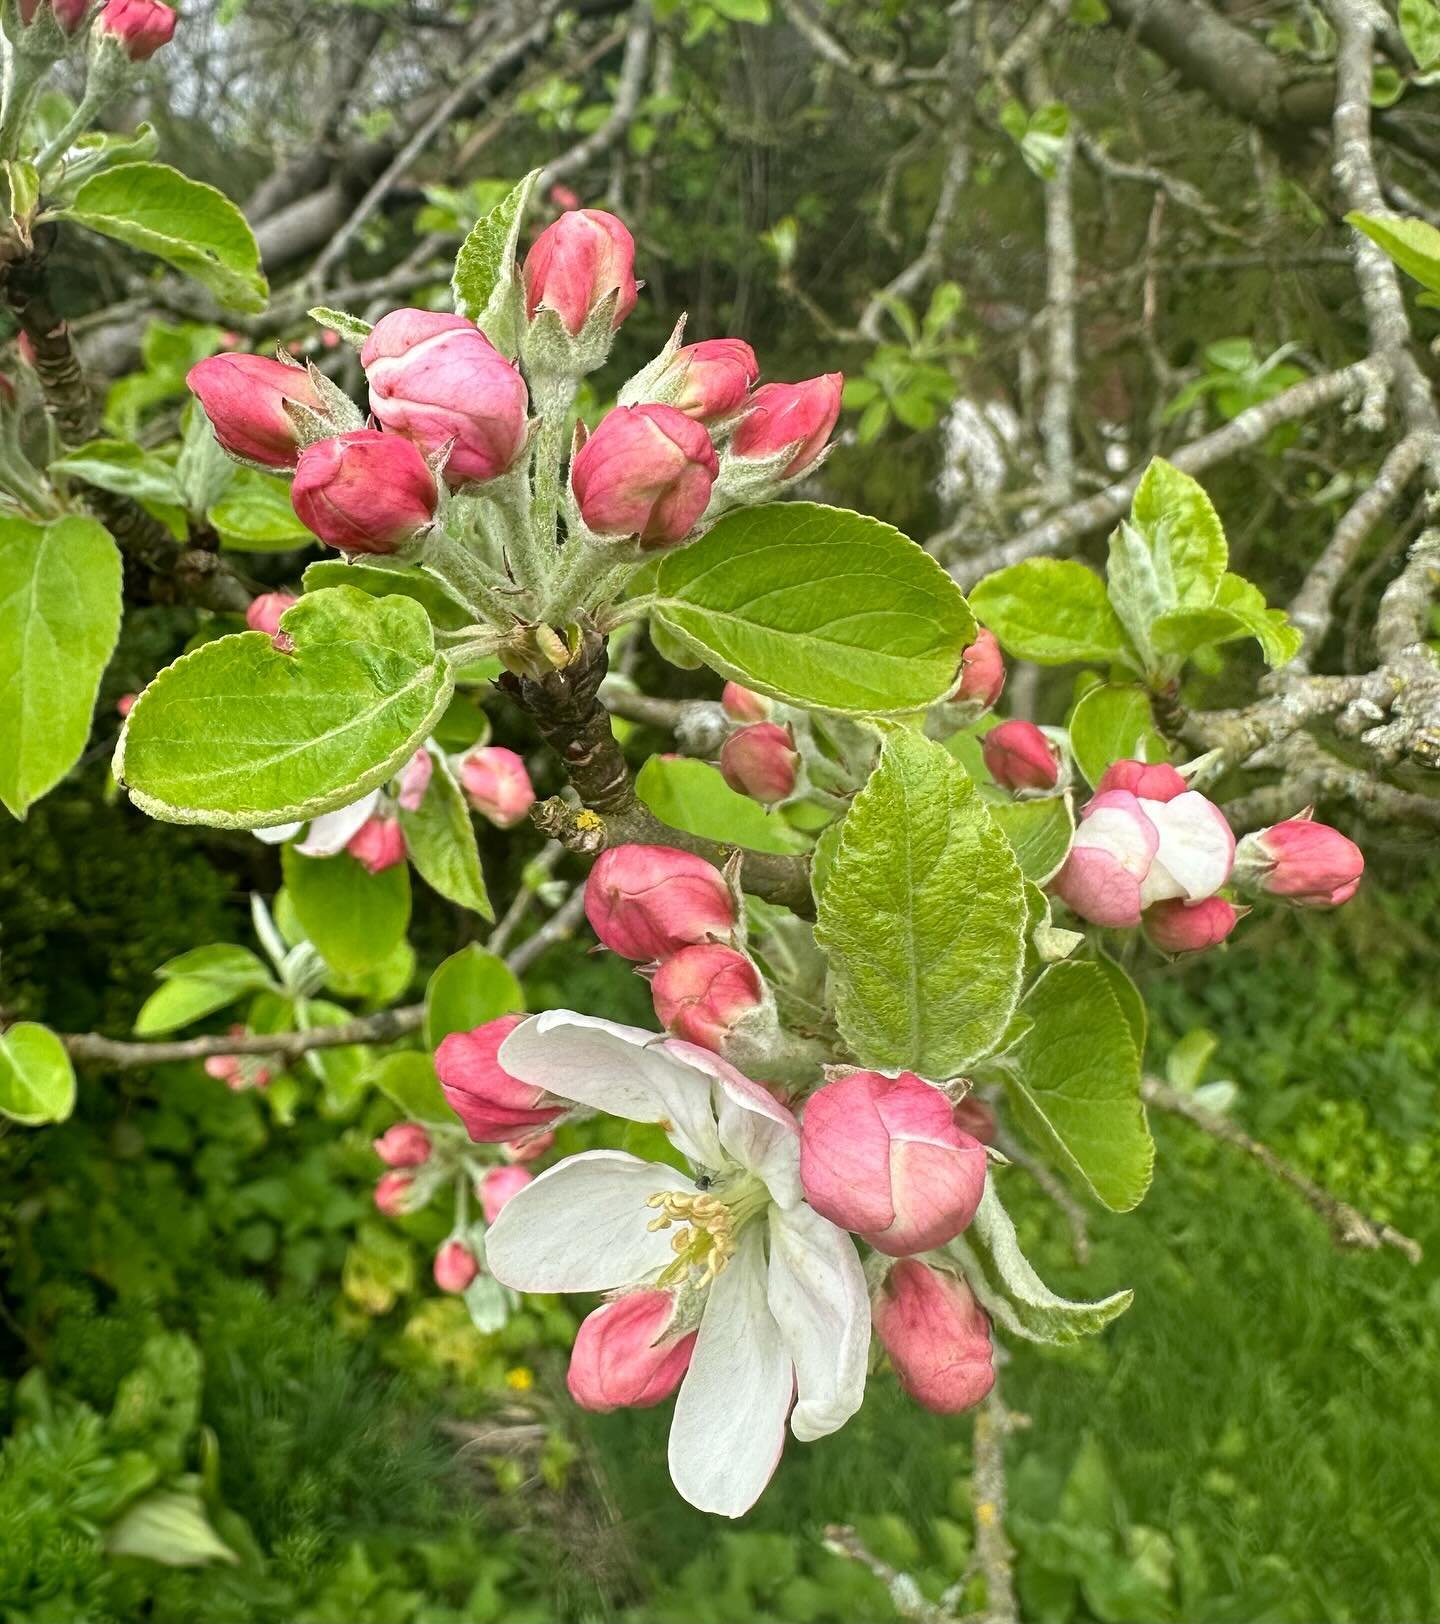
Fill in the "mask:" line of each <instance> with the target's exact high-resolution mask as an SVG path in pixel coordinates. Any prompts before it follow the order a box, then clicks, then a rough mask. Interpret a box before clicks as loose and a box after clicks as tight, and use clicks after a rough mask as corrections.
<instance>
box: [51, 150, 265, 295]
mask: <svg viewBox="0 0 1440 1624" xmlns="http://www.w3.org/2000/svg"><path fill="white" fill-rule="evenodd" d="M53 218H56V219H61V220H73V221H74V222H75V224H76V225H80V226H85V227H87V228H88V229H89V230H91V231H98V232H99V233H100V234H101V235H102V236H105V237H113V238H114V239H115V240H116V241H117V242H123V243H126V244H128V245H129V246H130V247H131V248H138V249H139V250H140V251H141V252H142V253H146V254H154V255H155V257H156V258H157V259H163V260H164V261H165V262H166V264H167V265H173V266H174V267H175V269H176V270H177V271H183V272H184V273H185V274H186V275H187V276H192V277H194V279H195V280H196V281H197V282H200V283H202V284H203V285H204V286H205V287H207V288H209V289H210V291H211V292H212V293H213V294H214V295H215V297H216V298H217V299H219V301H220V302H221V304H223V305H225V306H226V307H227V308H229V309H231V310H243V311H259V310H263V309H264V308H265V302H266V299H267V298H268V297H269V292H270V290H269V286H268V285H267V283H266V281H265V277H264V273H263V272H262V271H261V269H260V250H259V248H258V247H257V246H256V243H255V234H254V232H252V231H251V229H250V227H249V226H248V225H247V224H246V221H245V216H244V215H243V214H241V212H240V210H239V209H238V208H236V207H235V205H234V204H233V203H232V202H231V201H230V199H229V198H228V197H226V196H225V194H224V193H223V192H219V191H216V189H215V188H214V187H213V186H206V185H204V184H203V183H202V182H201V181H198V180H191V179H190V178H189V177H188V176H186V175H182V174H181V173H180V171H179V170H178V169H171V168H170V166H169V165H168V164H150V163H134V164H118V165H117V166H116V167H115V168H113V169H106V170H102V171H101V173H99V174H98V175H92V176H91V177H90V179H89V180H87V181H86V182H85V184H84V185H83V186H82V187H81V188H80V190H79V191H78V192H77V193H76V194H75V198H74V201H73V202H72V203H71V204H70V206H69V207H68V208H63V209H56V210H55V211H54V213H53Z"/></svg>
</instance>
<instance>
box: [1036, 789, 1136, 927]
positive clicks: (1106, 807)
mask: <svg viewBox="0 0 1440 1624" xmlns="http://www.w3.org/2000/svg"><path fill="white" fill-rule="evenodd" d="M1159 846H1160V835H1159V831H1158V830H1157V829H1156V827H1155V825H1154V824H1153V823H1151V821H1150V819H1149V818H1147V817H1146V816H1145V810H1144V808H1143V807H1142V806H1141V804H1140V802H1139V800H1138V799H1137V798H1136V797H1135V796H1134V795H1132V794H1131V793H1130V791H1129V790H1125V789H1113V790H1106V792H1105V793H1104V794H1103V795H1097V796H1095V798H1094V799H1093V800H1092V801H1091V802H1090V803H1089V804H1088V805H1087V806H1086V808H1085V810H1084V812H1083V813H1082V814H1081V817H1080V826H1079V827H1078V828H1077V829H1076V831H1075V835H1074V838H1073V839H1072V840H1071V842H1070V851H1069V855H1068V856H1067V857H1066V859H1065V863H1064V866H1063V867H1062V868H1061V870H1060V872H1059V873H1058V874H1057V875H1056V876H1055V878H1054V880H1053V881H1052V882H1051V889H1052V890H1053V891H1054V893H1055V895H1056V896H1058V897H1059V898H1060V899H1061V901H1062V902H1064V903H1065V904H1066V905H1067V906H1068V907H1070V908H1072V909H1073V910H1074V911H1075V912H1076V913H1077V914H1079V915H1080V917H1081V918H1082V919H1088V920H1090V921H1091V922H1092V923H1093V924H1096V925H1138V924H1139V923H1140V911H1141V907H1142V903H1141V896H1140V887H1141V883H1142V881H1143V880H1144V879H1145V876H1146V875H1147V874H1148V873H1149V872H1150V864H1151V861H1152V859H1153V858H1154V856H1155V853H1156V851H1157V850H1158V849H1159Z"/></svg>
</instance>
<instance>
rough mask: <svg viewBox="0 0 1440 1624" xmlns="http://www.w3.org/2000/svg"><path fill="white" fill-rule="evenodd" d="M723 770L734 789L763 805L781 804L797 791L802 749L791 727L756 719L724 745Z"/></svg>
mask: <svg viewBox="0 0 1440 1624" xmlns="http://www.w3.org/2000/svg"><path fill="white" fill-rule="evenodd" d="M720 771H721V773H723V774H724V777H725V782H726V783H727V784H728V785H729V786H730V788H731V789H733V790H736V791H738V792H739V793H740V794H741V795H748V796H749V797H750V799H751V800H752V801H759V803H760V804H761V806H778V805H779V803H780V802H781V801H785V800H789V798H790V797H791V796H792V795H793V794H794V793H795V780H796V778H797V776H798V775H799V771H800V752H799V751H798V750H797V749H796V748H795V740H794V738H793V737H792V736H791V733H790V729H789V728H788V727H781V726H780V724H779V723H778V722H756V723H754V725H753V726H751V727H742V728H741V729H740V730H739V731H738V732H735V733H732V734H731V735H730V737H729V738H728V739H726V741H725V743H724V744H723V745H721V747H720Z"/></svg>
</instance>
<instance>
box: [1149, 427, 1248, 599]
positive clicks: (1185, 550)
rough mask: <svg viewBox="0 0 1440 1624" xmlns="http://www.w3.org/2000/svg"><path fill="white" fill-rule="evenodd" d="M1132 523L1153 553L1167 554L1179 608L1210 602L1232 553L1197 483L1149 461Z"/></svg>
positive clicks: (1158, 461) (1170, 465) (1156, 461)
mask: <svg viewBox="0 0 1440 1624" xmlns="http://www.w3.org/2000/svg"><path fill="white" fill-rule="evenodd" d="M1130 519H1131V522H1132V523H1133V524H1134V526H1135V528H1136V529H1137V530H1139V531H1140V533H1141V534H1142V535H1143V536H1144V537H1145V539H1146V541H1147V542H1149V544H1150V546H1151V548H1152V550H1157V551H1158V550H1160V549H1162V548H1163V549H1164V551H1165V553H1166V554H1167V563H1168V568H1169V574H1170V577H1171V579H1172V580H1173V582H1174V584H1175V592H1176V606H1177V607H1180V608H1188V607H1190V606H1191V605H1194V604H1207V603H1211V602H1213V601H1214V598H1215V594H1216V592H1218V591H1219V589H1220V581H1221V577H1222V576H1223V575H1224V574H1225V568H1226V565H1227V564H1228V563H1229V561H1230V548H1229V546H1228V544H1227V543H1226V540H1225V530H1224V527H1223V526H1222V525H1221V523H1220V516H1219V514H1218V513H1216V511H1215V509H1214V507H1213V505H1212V504H1211V501H1210V498H1209V497H1208V496H1207V495H1206V494H1205V487H1204V486H1203V485H1201V484H1200V482H1199V480H1196V479H1192V478H1191V477H1190V475H1189V474H1182V473H1181V472H1180V470H1179V469H1178V468H1177V467H1175V465H1174V464H1173V463H1169V462H1166V461H1165V459H1164V458H1163V457H1155V458H1153V459H1152V460H1151V463H1150V466H1149V467H1148V468H1147V469H1146V470H1145V472H1144V474H1143V475H1142V476H1141V479H1140V483H1139V485H1138V486H1136V488H1135V499H1134V501H1133V502H1132V504H1131V508H1130Z"/></svg>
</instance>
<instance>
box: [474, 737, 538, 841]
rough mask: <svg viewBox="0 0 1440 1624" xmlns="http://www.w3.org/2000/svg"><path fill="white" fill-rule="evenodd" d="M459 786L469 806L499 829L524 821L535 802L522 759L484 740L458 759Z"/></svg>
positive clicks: (510, 827) (533, 788)
mask: <svg viewBox="0 0 1440 1624" xmlns="http://www.w3.org/2000/svg"><path fill="white" fill-rule="evenodd" d="M460 787H461V789H463V790H464V791H465V795H466V798H467V799H468V800H469V802H470V804H471V806H473V807H474V808H475V810H476V811H477V812H479V813H480V814H481V815H482V816H483V817H486V818H489V820H490V822H491V823H493V824H494V825H495V826H496V828H498V829H513V828H514V826H515V825H516V824H517V823H523V822H524V820H525V818H526V817H527V816H528V815H529V812H530V808H531V807H532V806H534V804H535V787H534V785H533V784H531V782H530V774H529V773H528V772H526V770H525V763H524V762H523V761H522V760H521V759H520V757H519V756H517V755H516V754H515V752H514V751H513V750H507V749H505V748H504V746H503V745H498V744H486V745H482V746H481V747H480V748H479V749H478V750H472V751H471V752H470V753H469V755H467V756H466V757H465V759H464V760H463V761H462V762H461V763H460Z"/></svg>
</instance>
